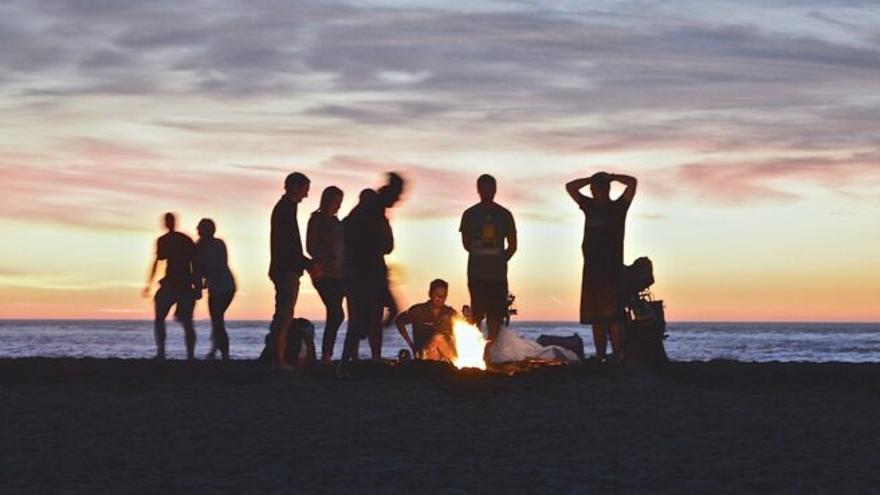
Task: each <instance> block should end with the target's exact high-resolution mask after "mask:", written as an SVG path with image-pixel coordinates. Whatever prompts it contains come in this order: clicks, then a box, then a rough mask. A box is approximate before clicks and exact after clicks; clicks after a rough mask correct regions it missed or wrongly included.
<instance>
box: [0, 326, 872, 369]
mask: <svg viewBox="0 0 880 495" xmlns="http://www.w3.org/2000/svg"><path fill="white" fill-rule="evenodd" d="M268 325H269V324H268V322H265V321H231V322H228V323H227V329H228V332H229V338H230V346H231V355H232V357H233V358H234V359H253V358H255V357H257V356H258V355H259V353H260V351H261V350H262V347H263V339H264V337H265V335H266V333H267V328H268ZM510 328H511V329H512V330H514V331H516V332H517V333H518V334H519V335H520V336H522V337H525V338H529V339H536V338H537V337H538V336H540V335H542V334H547V335H562V336H567V335H572V334H574V333H577V334H578V335H580V336H581V337H582V338H583V339H584V342H585V343H586V346H585V347H586V352H587V354H588V355H589V354H592V353H593V347H592V337H591V336H590V333H589V328H588V327H585V326H582V325H578V324H575V323H565V322H528V321H522V322H519V321H514V322H513V323H512V324H511V327H510ZM322 329H323V323H322V322H316V330H317V332H316V333H317V335H316V337H317V339H316V342H317V346H318V348H319V349H320V345H321V344H320V338H321V335H322ZM196 331H197V332H198V343H197V351H196V354H197V356H198V357H199V358H201V357H203V356H204V354H205V353H206V352H207V351H208V348H209V345H210V324H209V322H207V321H199V322H196ZM667 334H668V338H667V339H666V351H667V353H668V354H669V357H670V358H671V359H673V360H676V361H708V360H712V359H730V360H736V361H744V362H747V361H755V362H760V361H806V362H826V361H839V362H849V363H857V362H880V323H692V322H688V323H669V324H668V325H667ZM344 335H345V325H343V327H342V328H341V329H340V332H339V337H338V338H337V342H336V351H335V353H334V356H335V357H337V358H338V357H339V356H340V355H341V353H342V341H343V337H344ZM384 335H385V336H384V346H383V356H384V357H389V358H391V357H395V356H396V355H397V351H398V350H400V349H401V348H403V347H404V346H405V344H404V342H403V340H402V339H401V338H400V336H399V335H398V333H397V330H396V329H395V328H390V329H386V331H385V334H384ZM167 347H168V357H169V358H170V359H182V358H183V357H184V356H185V352H184V345H183V330H182V329H181V328H180V326H179V325H178V324H177V323H175V322H172V321H171V319H170V318H169V322H168V341H167ZM360 353H361V356H363V357H367V355H368V353H369V348H368V346H367V344H366V342H363V343H362V344H361V349H360ZM154 354H155V347H154V343H153V331H152V323H151V322H149V321H107V320H69V321H65V320H0V358H22V357H92V358H124V359H138V358H150V357H152V356H153V355H154Z"/></svg>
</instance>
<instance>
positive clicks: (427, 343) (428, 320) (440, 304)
mask: <svg viewBox="0 0 880 495" xmlns="http://www.w3.org/2000/svg"><path fill="white" fill-rule="evenodd" d="M448 294H449V284H448V283H447V282H446V281H445V280H441V279H436V280H433V281H432V282H431V285H430V288H429V290H428V297H429V298H430V299H429V300H428V301H426V302H423V303H421V304H416V305H414V306H412V307H411V308H409V309H408V310H406V311H404V312H403V313H400V314H399V315H397V318H396V319H395V320H394V323H395V324H396V325H397V330H398V331H399V332H400V336H401V337H403V340H405V341H406V343H407V344H408V345H409V347H410V349H412V352H413V355H414V356H416V358H418V359H425V360H431V361H447V362H452V359H453V358H454V357H455V344H454V342H453V337H452V324H453V320H454V319H455V318H456V317H458V313H457V312H456V311H455V310H454V309H452V308H451V307H449V306H447V305H446V297H447V296H448ZM410 324H411V325H412V327H413V332H412V334H413V336H412V338H410V336H409V333H408V332H407V331H406V326H407V325H410Z"/></svg>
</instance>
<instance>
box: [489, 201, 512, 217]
mask: <svg viewBox="0 0 880 495" xmlns="http://www.w3.org/2000/svg"><path fill="white" fill-rule="evenodd" d="M492 208H493V209H494V210H496V211H500V212H501V213H502V214H504V215H508V216H511V217H512V216H513V213H511V212H510V210H508V209H507V208H505V207H503V206H501V205H499V204H498V203H492Z"/></svg>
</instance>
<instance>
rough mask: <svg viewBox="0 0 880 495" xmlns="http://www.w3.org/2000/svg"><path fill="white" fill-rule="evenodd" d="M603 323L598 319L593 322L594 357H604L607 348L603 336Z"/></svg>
mask: <svg viewBox="0 0 880 495" xmlns="http://www.w3.org/2000/svg"><path fill="white" fill-rule="evenodd" d="M605 326H606V325H605V324H604V323H600V322H598V321H594V322H593V343H594V344H595V345H596V357H597V358H599V359H605V353H606V352H607V348H608V340H607V339H606V337H605Z"/></svg>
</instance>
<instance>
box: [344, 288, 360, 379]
mask: <svg viewBox="0 0 880 495" xmlns="http://www.w3.org/2000/svg"><path fill="white" fill-rule="evenodd" d="M361 293H362V291H361V290H360V287H358V285H357V284H349V285H348V294H347V295H346V298H345V301H346V305H347V306H348V329H347V330H346V331H345V342H344V343H343V346H342V359H341V361H340V365H341V364H342V363H344V362H347V361H349V360H351V359H354V358H355V356H356V355H357V347H358V343H359V341H360V338H361V328H362V325H361V321H363V317H362V316H361V311H360V305H361V301H362V297H361Z"/></svg>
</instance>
